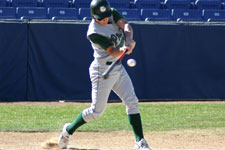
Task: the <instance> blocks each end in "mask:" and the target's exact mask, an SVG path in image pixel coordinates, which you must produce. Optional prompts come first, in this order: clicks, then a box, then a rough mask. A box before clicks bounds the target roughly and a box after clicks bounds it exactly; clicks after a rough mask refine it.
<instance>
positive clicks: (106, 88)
mask: <svg viewBox="0 0 225 150" xmlns="http://www.w3.org/2000/svg"><path fill="white" fill-rule="evenodd" d="M118 77H119V75H118V74H115V75H112V76H110V78H109V79H107V80H104V79H103V78H100V77H99V69H98V68H92V67H90V78H91V82H92V104H91V107H90V108H87V109H85V110H83V111H82V112H81V113H80V114H79V115H78V116H77V118H76V119H75V120H74V121H73V122H72V123H71V124H67V126H66V125H65V126H64V128H63V132H62V133H61V135H60V137H59V146H60V147H61V148H66V146H67V144H68V142H69V138H70V136H71V135H72V134H73V133H74V132H75V131H76V129H77V128H79V127H80V126H82V125H83V124H85V123H87V122H90V121H92V120H96V119H98V118H99V117H100V116H101V115H102V114H103V112H104V110H105V108H106V104H107V100H108V97H109V94H110V92H111V90H112V86H113V84H114V83H115V82H116V80H117V79H118ZM67 137H68V138H67ZM64 141H65V142H64Z"/></svg>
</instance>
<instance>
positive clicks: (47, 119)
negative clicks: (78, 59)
mask: <svg viewBox="0 0 225 150" xmlns="http://www.w3.org/2000/svg"><path fill="white" fill-rule="evenodd" d="M139 106H140V111H141V116H142V124H143V128H144V131H145V132H146V131H156V132H157V131H173V130H189V129H191V130H194V129H199V130H219V131H220V134H221V135H225V104H154V105H152V104H140V105H139ZM87 107H89V105H86V104H83V105H82V104H81V105H77V104H76V105H1V104H0V131H29V132H31V131H38V132H39V131H60V130H61V129H62V126H63V124H64V123H66V122H71V121H73V120H74V119H75V117H76V116H77V115H78V114H80V112H81V111H82V110H83V109H85V108H87ZM120 130H131V128H130V125H129V123H128V119H127V115H126V112H125V106H124V105H123V104H119V105H118V104H108V105H107V109H106V111H105V113H104V115H103V116H102V117H101V118H100V119H99V120H96V121H92V122H90V123H88V124H85V125H84V126H82V127H81V128H79V129H78V131H98V132H99V131H100V132H104V131H120ZM221 131H222V132H221Z"/></svg>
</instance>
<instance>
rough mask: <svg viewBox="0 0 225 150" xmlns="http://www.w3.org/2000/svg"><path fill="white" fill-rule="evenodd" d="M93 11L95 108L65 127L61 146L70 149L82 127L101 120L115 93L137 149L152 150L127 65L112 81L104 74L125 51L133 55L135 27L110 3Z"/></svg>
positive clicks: (99, 3)
mask: <svg viewBox="0 0 225 150" xmlns="http://www.w3.org/2000/svg"><path fill="white" fill-rule="evenodd" d="M90 8H91V16H92V18H93V19H92V21H91V23H90V24H89V27H88V31H87V38H88V40H89V41H90V43H91V45H92V48H93V50H94V60H93V62H92V63H91V65H90V68H89V73H90V79H91V82H92V104H91V107H90V108H87V109H85V110H83V111H82V112H81V114H80V115H78V117H77V118H76V119H75V120H74V121H73V122H72V123H66V124H65V125H64V127H63V131H62V133H61V134H60V136H59V146H60V147H61V148H66V147H67V145H68V142H69V139H70V138H71V135H72V134H73V133H74V132H75V130H76V129H77V128H78V127H80V126H81V125H83V124H85V123H87V122H90V121H92V120H97V119H98V118H99V117H101V115H102V114H103V113H104V110H105V108H106V105H107V101H108V97H109V95H110V92H111V90H113V91H114V92H115V93H116V94H117V95H118V96H119V97H120V99H121V100H122V101H123V102H124V104H125V105H126V113H127V115H128V120H129V123H130V125H131V127H132V129H133V132H134V135H135V138H136V140H135V144H134V149H135V150H151V149H150V148H149V146H148V144H147V141H146V140H145V139H144V136H143V130H142V123H141V117H140V111H139V107H138V98H137V97H136V94H135V92H134V88H133V84H132V82H131V79H130V77H129V75H128V74H127V72H126V70H125V68H124V67H123V65H122V64H118V65H117V66H116V67H114V68H113V70H112V72H110V75H109V78H108V79H103V77H102V74H103V72H104V71H105V70H106V69H107V68H108V67H109V65H110V64H112V62H114V61H115V60H116V59H117V58H118V57H119V56H120V55H121V54H122V53H123V51H124V50H126V49H127V50H128V52H127V53H126V54H131V53H132V51H133V49H134V47H135V44H136V42H135V41H134V40H133V30H132V27H131V26H130V24H129V23H128V22H127V20H126V19H125V18H124V17H123V16H122V15H121V14H120V13H119V12H118V11H117V10H116V9H114V8H111V7H110V4H109V2H108V1H107V0H92V2H91V4H90Z"/></svg>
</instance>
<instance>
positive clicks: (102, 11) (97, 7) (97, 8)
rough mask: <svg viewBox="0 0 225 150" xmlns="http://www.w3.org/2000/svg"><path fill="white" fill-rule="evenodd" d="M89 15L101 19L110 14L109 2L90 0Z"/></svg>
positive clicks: (105, 0)
mask: <svg viewBox="0 0 225 150" xmlns="http://www.w3.org/2000/svg"><path fill="white" fill-rule="evenodd" d="M90 10H91V16H92V17H93V18H96V19H103V18H106V17H110V16H111V15H112V11H111V7H110V4H109V2H108V1H107V0H92V1H91V4H90Z"/></svg>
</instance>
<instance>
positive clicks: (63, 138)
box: [58, 123, 71, 149]
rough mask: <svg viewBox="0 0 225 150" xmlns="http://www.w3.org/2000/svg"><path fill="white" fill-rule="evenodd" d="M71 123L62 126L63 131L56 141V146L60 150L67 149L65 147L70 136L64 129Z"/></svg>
mask: <svg viewBox="0 0 225 150" xmlns="http://www.w3.org/2000/svg"><path fill="white" fill-rule="evenodd" d="M70 124H71V123H66V124H65V125H64V126H63V130H62V132H61V134H60V136H59V141H58V144H59V147H60V148H62V149H66V148H67V145H68V143H69V140H70V137H71V135H70V134H69V133H68V132H67V131H66V128H67V127H68V126H69V125H70Z"/></svg>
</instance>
